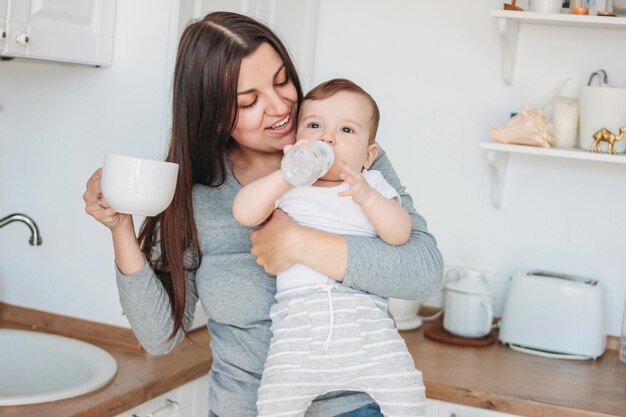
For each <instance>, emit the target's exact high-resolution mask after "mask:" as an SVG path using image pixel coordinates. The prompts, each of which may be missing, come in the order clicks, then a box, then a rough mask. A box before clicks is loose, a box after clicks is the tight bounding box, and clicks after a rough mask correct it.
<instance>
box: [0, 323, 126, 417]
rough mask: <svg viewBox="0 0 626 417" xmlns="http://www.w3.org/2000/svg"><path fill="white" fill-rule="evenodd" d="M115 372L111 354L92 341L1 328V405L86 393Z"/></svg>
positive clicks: (106, 381) (97, 386) (32, 402)
mask: <svg viewBox="0 0 626 417" xmlns="http://www.w3.org/2000/svg"><path fill="white" fill-rule="evenodd" d="M116 372H117V362H115V359H114V358H113V356H111V355H110V354H109V353H108V352H106V351H104V350H103V349H101V348H99V347H97V346H94V345H92V344H89V343H85V342H83V341H80V340H76V339H71V338H69V337H63V336H57V335H52V334H48V333H42V332H34V331H26V330H14V329H0V406H5V405H23V404H34V403H42V402H48V401H56V400H62V399H65V398H71V397H75V396H78V395H82V394H86V393H88V392H91V391H95V390H97V389H98V388H101V387H103V386H104V385H106V384H107V383H109V382H110V381H111V380H112V379H113V377H114V376H115V374H116ZM0 414H1V413H0Z"/></svg>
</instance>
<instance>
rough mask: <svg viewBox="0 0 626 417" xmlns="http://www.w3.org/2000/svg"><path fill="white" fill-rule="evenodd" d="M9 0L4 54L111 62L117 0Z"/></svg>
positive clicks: (46, 58) (84, 62)
mask: <svg viewBox="0 0 626 417" xmlns="http://www.w3.org/2000/svg"><path fill="white" fill-rule="evenodd" d="M4 1H5V2H7V0H4ZM8 3H9V8H8V10H9V13H8V16H7V26H8V30H7V40H6V48H5V51H4V55H6V56H11V57H28V58H35V59H45V60H53V61H62V62H72V63H78V64H87V65H96V66H108V65H111V60H112V53H113V29H114V22H115V5H116V0H8ZM0 6H1V3H0Z"/></svg>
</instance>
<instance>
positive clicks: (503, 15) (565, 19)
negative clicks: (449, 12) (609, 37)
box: [491, 10, 626, 85]
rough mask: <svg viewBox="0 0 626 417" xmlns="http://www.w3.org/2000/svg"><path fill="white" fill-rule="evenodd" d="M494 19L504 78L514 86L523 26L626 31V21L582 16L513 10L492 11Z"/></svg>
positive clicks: (508, 83) (506, 82) (614, 18)
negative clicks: (519, 37)
mask: <svg viewBox="0 0 626 417" xmlns="http://www.w3.org/2000/svg"><path fill="white" fill-rule="evenodd" d="M491 16H493V17H495V18H497V19H498V31H499V32H500V35H501V36H502V40H503V44H502V46H503V50H502V52H503V53H502V76H503V78H504V83H505V84H506V85H511V84H512V83H513V74H514V72H515V59H516V57H517V37H518V33H519V26H520V25H521V24H534V25H551V26H568V27H578V28H595V29H617V30H626V17H606V16H579V15H572V14H559V13H534V12H517V11H511V10H492V11H491Z"/></svg>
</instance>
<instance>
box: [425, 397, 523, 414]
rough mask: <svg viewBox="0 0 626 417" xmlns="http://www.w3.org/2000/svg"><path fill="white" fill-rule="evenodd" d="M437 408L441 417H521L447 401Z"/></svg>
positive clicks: (441, 402)
mask: <svg viewBox="0 0 626 417" xmlns="http://www.w3.org/2000/svg"><path fill="white" fill-rule="evenodd" d="M437 408H438V416H439V417H519V416H517V414H509V413H501V412H499V411H492V410H485V409H482V408H475V407H468V406H466V405H459V404H453V403H447V402H445V401H439V405H438V407H437Z"/></svg>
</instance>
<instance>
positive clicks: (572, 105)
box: [552, 97, 578, 148]
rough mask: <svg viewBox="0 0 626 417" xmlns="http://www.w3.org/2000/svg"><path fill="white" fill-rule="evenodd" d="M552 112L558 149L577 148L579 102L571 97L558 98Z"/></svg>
mask: <svg viewBox="0 0 626 417" xmlns="http://www.w3.org/2000/svg"><path fill="white" fill-rule="evenodd" d="M553 106H554V107H553V110H552V127H553V131H554V138H555V139H556V142H555V144H554V146H555V147H556V148H573V147H575V146H576V134H577V133H578V132H577V130H578V100H577V99H575V98H571V97H556V98H555V99H554V104H553Z"/></svg>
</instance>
